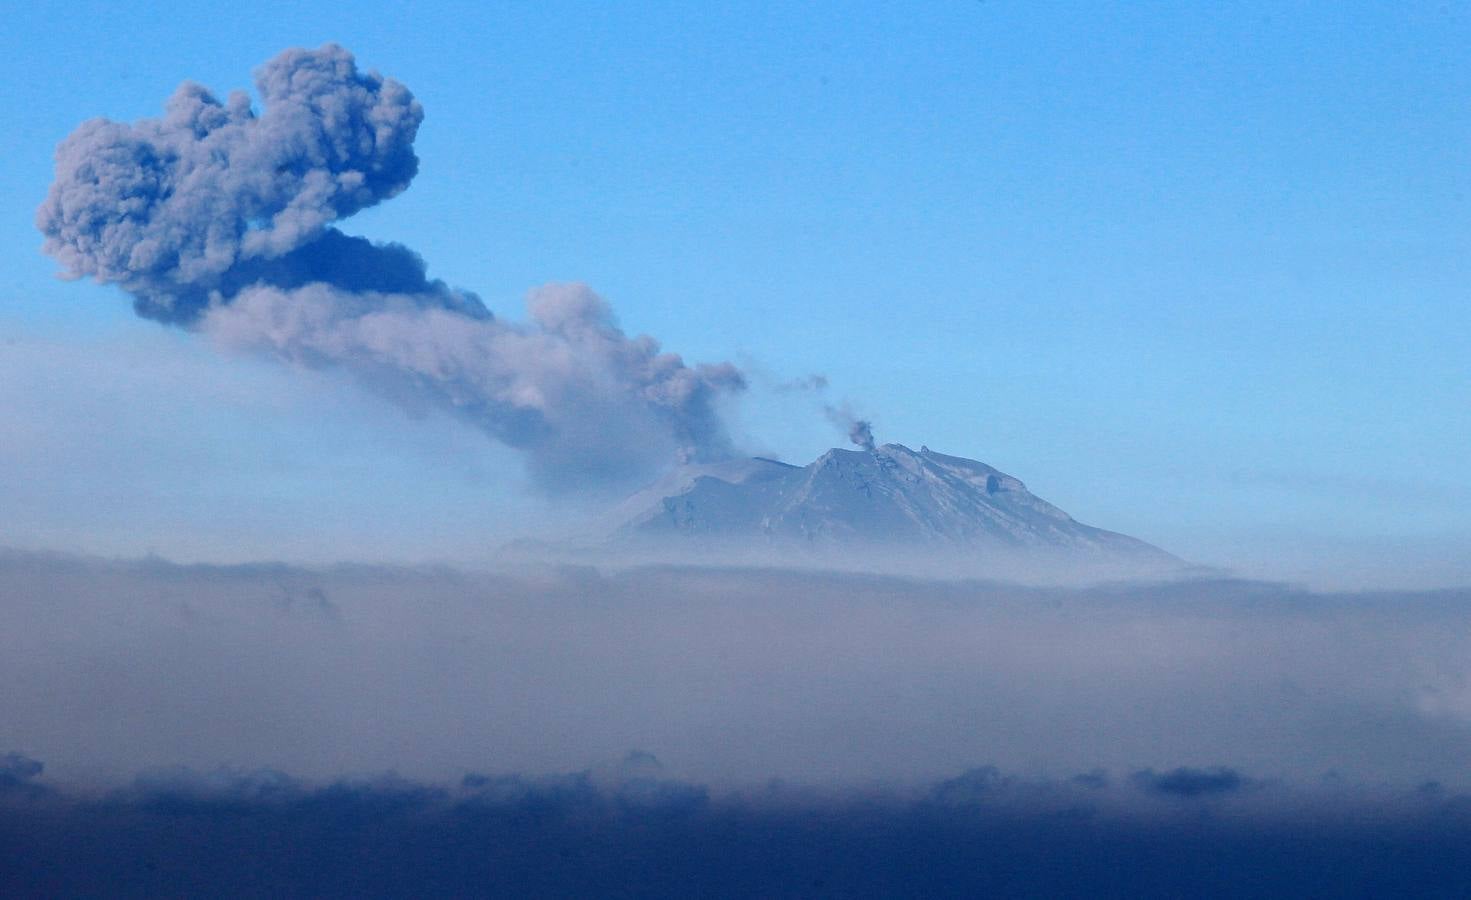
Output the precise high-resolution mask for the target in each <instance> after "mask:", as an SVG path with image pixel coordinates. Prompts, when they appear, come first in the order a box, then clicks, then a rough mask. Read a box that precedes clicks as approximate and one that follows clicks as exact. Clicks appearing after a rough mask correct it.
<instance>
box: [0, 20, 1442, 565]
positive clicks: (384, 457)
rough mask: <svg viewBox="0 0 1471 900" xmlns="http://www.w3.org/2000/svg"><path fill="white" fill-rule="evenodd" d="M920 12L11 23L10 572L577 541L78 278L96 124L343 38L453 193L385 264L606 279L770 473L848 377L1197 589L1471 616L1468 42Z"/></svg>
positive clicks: (416, 220)
mask: <svg viewBox="0 0 1471 900" xmlns="http://www.w3.org/2000/svg"><path fill="white" fill-rule="evenodd" d="M922 7H923V8H900V7H889V6H880V5H877V4H873V5H867V4H847V5H818V4H810V5H808V4H804V5H801V6H800V8H799V7H798V5H795V4H792V5H784V4H783V5H779V4H772V5H755V4H750V5H746V4H741V5H724V6H719V7H713V8H706V7H705V6H704V5H701V6H699V7H696V6H695V5H689V4H667V5H666V4H640V5H638V6H637V8H635V9H627V8H621V7H615V6H612V5H598V4H587V5H576V4H536V5H532V4H524V5H522V4H516V5H506V4H495V5H490V4H448V3H424V4H418V5H416V6H415V7H414V8H412V9H407V8H404V7H403V6H402V5H400V4H377V3H359V4H355V5H354V6H353V7H352V8H351V13H350V15H349V14H343V13H335V12H334V13H324V12H320V11H311V10H302V9H298V8H296V7H295V6H287V5H271V4H259V5H252V6H251V7H250V9H249V10H248V13H247V11H246V10H244V9H243V8H242V7H240V6H239V5H238V4H232V5H224V4H217V5H212V4H201V3H189V4H172V3H159V4H154V5H152V6H151V7H150V8H149V9H147V10H137V9H125V8H122V7H116V6H113V5H105V4H81V3H74V4H66V5H65V6H64V7H63V6H53V7H50V8H44V7H38V8H24V9H15V10H12V11H9V12H8V13H7V22H8V24H7V28H6V29H5V33H4V34H3V35H0V77H3V78H4V79H5V82H6V84H7V85H8V86H9V87H8V88H7V99H8V103H7V104H6V105H7V112H8V118H9V120H10V121H9V123H8V128H7V129H6V134H7V138H6V141H7V148H6V149H7V151H8V152H7V165H6V166H5V167H3V170H0V196H3V197H4V198H5V199H6V204H5V215H4V216H3V218H0V248H3V249H0V253H4V254H5V264H4V265H3V266H0V273H3V274H0V298H3V307H0V328H3V332H0V334H3V336H4V338H5V339H4V340H3V341H0V378H3V382H0V416H5V417H7V418H8V419H9V420H10V422H11V423H12V426H11V429H10V435H11V437H12V440H10V441H7V442H6V443H7V444H8V448H6V449H0V454H3V457H4V458H3V460H0V462H3V464H4V465H5V466H6V468H7V470H8V472H9V473H10V480H9V484H5V485H0V504H3V506H4V507H5V508H6V509H7V510H8V514H7V516H6V517H5V519H6V522H5V524H4V525H3V526H0V543H8V544H19V545H26V546H51V547H57V548H81V549H87V550H95V551H100V552H110V553H135V552H146V551H154V552H158V553H161V554H163V555H166V556H176V557H184V558H249V557H256V558H258V557H263V556H264V557H284V558H318V559H335V558H360V557H362V556H374V557H388V556H395V557H400V558H434V557H438V556H444V557H454V558H459V557H464V556H472V555H474V553H475V548H477V547H483V546H484V545H485V544H487V543H488V537H489V536H491V535H498V534H503V533H505V532H507V531H508V530H511V529H510V527H509V526H508V525H507V522H508V521H514V522H517V523H521V522H525V521H535V520H539V519H540V518H541V517H543V516H545V515H547V513H546V511H545V509H544V507H543V504H542V502H541V501H540V500H538V499H537V498H536V497H535V496H533V495H532V494H531V493H530V492H529V491H528V490H527V489H526V488H525V487H524V482H523V479H522V478H521V477H520V475H519V467H518V462H517V458H516V457H515V456H514V455H513V454H511V453H510V452H508V451H506V450H504V449H501V448H498V447H496V446H494V445H493V444H491V443H490V442H489V441H486V440H484V439H483V438H481V437H480V436H479V435H477V434H476V433H474V432H472V431H470V430H469V429H468V428H466V427H464V426H459V425H456V424H454V423H450V422H446V421H438V420H435V419H433V418H432V417H431V418H430V419H428V420H423V421H415V420H411V419H409V418H408V417H406V416H405V415H404V414H403V413H402V412H400V411H399V410H397V409H394V408H389V407H387V406H386V405H385V404H382V403H381V402H379V401H376V400H375V399H373V398H371V397H366V396H363V395H361V394H360V393H358V392H356V391H355V390H353V389H352V388H351V387H350V386H348V385H346V384H344V383H341V382H339V381H335V380H334V379H333V378H332V377H330V376H328V375H312V376H302V375H300V374H294V373H286V372H283V371H281V370H278V369H273V368H270V367H265V366H260V365H256V364H253V363H249V362H244V361H241V360H239V359H233V358H227V357H220V356H217V355H215V354H213V353H212V352H210V351H209V350H208V348H206V347H203V346H201V345H199V343H198V342H194V341H191V340H189V339H188V338H187V337H185V336H183V335H179V334H176V333H169V332H166V331H164V330H162V329H160V328H159V327H158V326H156V325H153V324H151V323H147V322H143V321H140V320H136V319H134V318H133V317H132V314H131V312H130V311H129V308H128V303H127V301H126V298H125V297H124V296H123V295H122V294H121V293H120V292H118V291H117V290H116V289H115V288H104V287H99V286H96V285H92V284H87V283H66V282H60V281H57V280H56V279H54V278H53V272H54V271H55V266H54V264H53V263H52V261H51V260H49V259H47V258H45V257H44V256H42V255H41V254H40V252H39V251H38V245H39V242H40V240H39V236H38V234H37V233H36V231H35V229H34V226H33V224H32V216H33V213H34V209H35V207H36V205H37V204H38V203H39V202H40V200H41V199H42V197H43V196H44V194H45V191H46V186H47V184H48V183H49V182H50V180H51V152H52V149H53V148H54V146H55V144H56V142H57V141H59V140H60V139H61V138H63V137H64V136H65V135H66V134H67V133H68V132H69V131H70V130H71V129H72V128H73V127H75V126H76V125H77V124H78V123H79V122H80V121H82V120H83V119H85V118H88V117H90V116H95V115H105V116H107V117H109V118H114V119H118V120H123V121H131V120H133V119H136V118H139V117H142V116H148V115H154V114H157V112H158V111H159V110H160V108H161V104H162V102H163V100H164V99H165V98H166V97H167V96H168V94H169V93H170V92H171V91H172V90H173V88H174V87H175V86H176V85H177V84H178V82H180V81H181V80H184V79H186V78H188V79H193V80H196V81H199V82H201V83H203V84H206V85H208V86H210V87H212V88H214V89H216V90H217V91H219V92H221V93H224V92H226V91H228V90H230V89H234V88H247V87H249V85H250V73H251V71H252V70H253V69H254V68H255V67H256V66H257V65H259V64H260V63H262V62H264V61H265V60H266V59H268V58H269V57H271V56H272V55H273V54H275V53H276V52H278V51H279V50H281V49H283V48H285V47H288V46H316V45H318V44H321V43H322V42H324V41H328V40H332V41H337V42H339V43H341V44H343V45H345V46H346V47H348V48H349V49H350V50H352V51H353V52H354V53H355V54H356V55H357V57H358V61H359V64H360V65H363V66H365V67H369V68H374V69H377V70H379V71H381V72H382V73H384V74H385V75H389V76H392V77H393V78H395V79H398V80H399V81H402V82H403V83H404V84H406V85H407V86H408V87H409V88H410V89H411V90H413V91H414V93H415V95H416V96H417V97H418V98H419V99H420V101H421V102H422V103H423V105H424V107H425V110H426V119H425V123H424V125H423V127H422V129H421V131H420V135H419V139H418V141H417V143H416V149H417V151H418V153H419V156H420V158H421V168H420V174H419V176H418V178H417V179H416V180H415V182H414V184H413V185H412V186H411V187H410V188H409V190H408V191H406V192H405V193H404V194H403V195H402V196H399V197H397V198H395V199H393V200H390V201H388V202H386V203H384V204H382V205H381V206H379V207H377V208H374V209H371V210H368V211H366V212H364V213H361V214H359V215H357V216H355V217H353V218H352V219H350V220H348V221H347V222H346V223H345V225H344V227H345V228H346V230H348V231H349V232H352V233H360V234H365V235H368V236H370V237H373V238H376V239H393V240H401V241H405V242H406V243H409V244H410V245H411V246H413V247H414V248H415V249H416V250H417V251H419V252H420V253H421V254H423V256H424V257H425V259H426V260H428V262H429V265H430V272H431V274H432V275H435V276H437V277H440V278H443V279H445V280H446V281H449V282H451V283H453V284H456V285H461V286H464V287H466V288H469V289H471V290H474V291H476V292H478V293H479V294H480V295H481V296H482V297H483V298H484V299H485V300H486V302H487V303H488V304H489V305H490V306H491V307H492V308H493V309H495V310H496V311H497V312H498V313H502V314H509V315H513V316H515V315H519V311H520V307H521V303H522V298H523V296H524V295H525V292H526V291H527V290H528V289H530V288H532V287H534V286H536V285H538V284H541V283H544V282H548V281H561V280H574V279H575V280H582V281H586V282H588V283H589V284H591V285H592V286H593V287H594V288H595V289H597V290H598V291H599V292H601V293H602V294H603V295H604V296H606V297H607V298H608V299H609V300H610V301H611V302H612V303H613V305H614V308H615V309H616V310H617V312H618V314H619V316H620V318H621V320H622V322H623V324H624V326H625V327H626V328H627V329H629V330H630V331H639V332H647V333H649V334H652V335H655V336H656V337H658V338H659V339H660V340H661V341H662V342H663V343H664V345H665V346H666V347H667V348H669V349H672V350H675V351H677V352H680V353H682V354H684V355H685V356H686V358H689V359H693V360H711V361H714V360H722V359H731V360H735V361H737V362H739V363H741V364H742V365H744V366H745V367H747V368H748V369H749V370H750V371H752V372H755V373H757V374H758V376H759V377H757V379H756V381H755V385H754V389H753V390H752V392H751V394H750V396H749V397H747V398H746V400H745V401H744V402H743V403H742V406H741V408H740V409H739V410H738V411H737V413H736V417H737V422H738V431H739V433H740V434H741V435H742V436H743V438H744V441H745V444H746V445H747V447H748V448H749V449H751V450H753V451H757V452H763V453H768V454H776V455H780V456H782V457H783V458H786V459H790V460H795V461H806V460H807V459H810V458H811V457H813V456H815V455H816V454H817V453H818V452H820V451H821V450H823V449H825V448H826V447H827V446H830V445H833V444H835V443H838V442H839V441H840V439H841V438H840V436H839V435H838V434H837V433H835V432H834V431H833V430H832V428H831V426H829V425H828V424H827V423H826V421H825V420H824V418H823V416H822V415H821V413H820V410H819V408H818V405H817V403H816V402H815V400H814V399H813V398H809V397H800V396H792V395H784V396H777V395H775V394H773V393H772V392H771V391H769V390H768V389H766V387H764V386H763V385H764V383H767V382H774V381H780V380H782V379H787V378H794V377H800V376H803V375H806V374H809V373H813V372H820V373H822V374H824V375H825V376H827V378H828V379H829V380H830V383H831V387H830V388H829V391H828V399H829V400H832V401H841V400H847V401H849V402H851V403H852V404H853V405H854V407H855V408H856V409H857V410H858V411H860V412H862V413H864V414H867V415H870V416H872V417H873V419H874V422H875V430H876V433H877V436H878V438H879V439H880V440H881V441H900V442H904V443H907V444H910V445H912V446H917V445H919V444H921V443H924V444H929V445H930V446H932V447H934V448H936V449H940V450H944V451H946V452H952V453H957V454H960V455H964V456H970V457H974V458H979V459H982V460H985V461H987V462H989V463H991V464H993V465H996V466H998V467H999V468H1002V469H1004V470H1006V471H1008V472H1011V473H1013V474H1015V475H1017V476H1018V477H1020V478H1021V479H1023V480H1024V481H1026V482H1027V484H1028V486H1029V487H1031V488H1032V489H1033V490H1034V491H1036V492H1037V493H1038V494H1040V495H1041V496H1043V497H1046V498H1047V499H1049V500H1051V501H1053V502H1055V503H1057V504H1058V505H1059V506H1061V507H1063V508H1064V509H1067V510H1068V511H1069V512H1071V513H1073V514H1074V515H1075V516H1077V517H1078V518H1080V519H1082V520H1084V521H1088V522H1091V523H1095V524H1099V525H1102V526H1104V527H1109V528H1113V529H1116V530H1120V531H1124V532H1127V533H1131V534H1135V535H1138V536H1140V537H1143V538H1145V539H1147V540H1150V541H1153V542H1155V543H1159V544H1161V545H1162V546H1165V547H1167V548H1169V549H1172V550H1174V551H1176V552H1178V553H1180V554H1182V555H1186V556H1190V557H1192V558H1195V559H1199V560H1202V561H1206V562H1214V563H1221V564H1227V565H1236V566H1242V567H1246V568H1247V569H1249V570H1254V571H1261V572H1263V573H1266V574H1287V575H1298V574H1302V573H1307V572H1312V571H1317V572H1322V571H1325V570H1336V571H1343V570H1344V567H1345V566H1346V565H1347V561H1350V560H1357V561H1358V564H1359V565H1360V566H1364V565H1369V566H1371V567H1380V568H1384V567H1388V568H1393V569H1395V570H1396V573H1397V574H1396V577H1397V578H1399V580H1400V581H1403V582H1417V581H1430V582H1433V581H1437V580H1440V581H1444V580H1451V579H1455V578H1464V577H1467V576H1468V568H1467V565H1466V563H1465V562H1464V561H1463V560H1462V558H1463V557H1465V556H1467V555H1468V554H1466V552H1465V551H1466V550H1467V548H1468V547H1471V474H1468V472H1467V470H1466V467H1465V465H1464V459H1465V454H1466V448H1467V447H1468V446H1471V412H1468V410H1471V373H1468V364H1467V362H1466V359H1467V354H1466V351H1465V345H1466V339H1467V335H1468V333H1471V312H1468V304H1467V303H1466V299H1467V298H1466V293H1467V291H1466V285H1467V274H1468V273H1467V264H1466V260H1467V259H1468V250H1471V228H1468V223H1471V219H1468V216H1467V210H1468V198H1471V178H1468V172H1471V104H1468V102H1467V101H1468V99H1471V67H1467V66H1466V65H1464V63H1463V60H1464V48H1465V47H1466V46H1467V40H1468V37H1471V34H1468V32H1471V11H1468V10H1467V9H1466V8H1465V7H1461V6H1455V5H1441V4H1381V5H1360V4H1328V3H1321V4H1261V5H1250V4H1232V5H1230V6H1229V7H1228V6H1225V5H1219V6H1218V5H1206V4H1198V5H1197V4H1171V5H1144V4H1138V5H1128V6H1123V5H1120V6H1117V7H1106V6H1104V5H1102V4H1091V3H1090V4H1020V3H1002V2H987V3H965V4H924V5H922ZM763 373H764V374H763ZM1370 554H1372V555H1370ZM1366 561H1367V562H1366Z"/></svg>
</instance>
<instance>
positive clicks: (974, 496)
mask: <svg viewBox="0 0 1471 900" xmlns="http://www.w3.org/2000/svg"><path fill="white" fill-rule="evenodd" d="M613 518H614V522H615V523H616V524H615V527H614V534H615V539H616V540H617V541H619V542H620V543H629V544H645V545H650V544H652V543H654V542H657V543H658V544H660V545H663V546H666V547H667V546H670V545H675V546H680V545H683V546H685V547H686V548H702V549H712V550H713V549H716V548H721V547H724V548H728V549H746V550H750V549H756V548H762V547H764V548H767V549H769V550H772V551H777V552H779V553H787V552H798V553H807V554H814V553H815V554H819V555H834V554H837V555H841V554H844V553H847V552H849V551H852V552H855V553H858V554H871V553H877V554H881V555H884V556H886V557H887V558H890V559H892V558H893V557H894V556H895V555H896V554H897V555H900V556H903V557H907V558H909V559H913V560H921V559H923V560H934V559H943V560H946V561H950V562H969V563H975V564H982V565H984V564H986V563H988V562H991V561H998V562H1000V561H1013V562H1014V561H1020V560H1028V559H1029V560H1033V561H1048V562H1076V563H1079V564H1083V565H1097V564H1107V565H1118V566H1124V567H1127V568H1131V569H1132V568H1140V567H1142V568H1150V569H1169V568H1177V567H1180V566H1182V565H1183V563H1182V562H1181V561H1180V560H1179V559H1177V558H1175V557H1173V556H1171V555H1170V554H1168V553H1166V552H1165V551H1163V550H1160V549H1159V548H1157V547H1154V546H1152V545H1150V544H1147V543H1145V542H1143V541H1140V540H1137V539H1135V538H1131V537H1128V536H1126V535H1122V534H1117V533H1115V532H1112V531H1105V530H1103V529H1101V528H1094V527H1093V526H1091V525H1084V524H1083V523H1081V522H1078V521H1077V520H1075V519H1073V517H1071V516H1069V515H1068V514H1067V513H1065V512H1063V511H1062V510H1060V509H1058V508H1057V507H1055V506H1053V505H1052V504H1050V503H1048V502H1047V501H1045V500H1043V499H1041V498H1040V497H1037V496H1036V495H1034V494H1032V493H1031V492H1030V491H1028V490H1027V487H1026V485H1024V484H1022V482H1021V481H1019V480H1018V479H1016V478H1013V477H1012V476H1010V475H1007V474H1006V473H1005V472H1002V471H1000V470H998V469H994V468H992V467H991V466H988V465H986V464H985V463H980V462H976V461H975V460H970V459H963V458H961V457H958V456H947V455H946V454H943V453H936V452H934V451H933V450H930V449H929V448H928V447H922V448H920V449H919V450H918V451H914V450H911V449H909V448H908V447H905V446H903V445H902V444H884V445H882V446H879V447H875V448H873V449H863V450H840V449H833V450H829V451H828V452H827V453H824V454H823V455H822V456H821V457H819V458H818V459H817V460H816V461H815V462H813V463H811V464H810V465H807V466H793V465H788V464H786V463H781V462H777V461H775V460H770V459H762V458H759V457H758V458H753V459H739V460H730V461H727V462H720V463H711V464H705V465H692V466H685V467H683V468H680V469H678V470H676V471H674V472H672V473H670V474H669V475H668V476H666V477H665V478H664V479H662V480H661V481H659V482H657V483H656V484H653V485H651V486H650V487H648V488H646V489H644V490H642V491H640V492H639V493H637V494H635V495H633V496H632V497H630V498H629V499H628V500H626V501H625V502H624V503H622V504H621V505H620V506H619V507H618V509H617V511H616V512H615V514H614V517H613Z"/></svg>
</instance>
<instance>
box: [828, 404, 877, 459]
mask: <svg viewBox="0 0 1471 900" xmlns="http://www.w3.org/2000/svg"><path fill="white" fill-rule="evenodd" d="M824 411H826V413H827V420H828V421H829V422H831V423H833V424H834V425H836V426H837V427H838V428H841V429H843V431H844V432H845V433H846V434H847V435H848V440H849V441H851V442H852V443H853V445H854V446H856V447H862V448H863V449H864V450H872V449H873V448H874V446H875V444H874V440H873V423H872V422H870V421H869V420H868V419H863V418H859V416H858V414H857V413H855V412H853V409H852V407H850V406H849V405H848V404H847V403H844V404H843V405H842V406H827V407H824Z"/></svg>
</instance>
